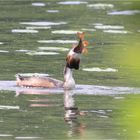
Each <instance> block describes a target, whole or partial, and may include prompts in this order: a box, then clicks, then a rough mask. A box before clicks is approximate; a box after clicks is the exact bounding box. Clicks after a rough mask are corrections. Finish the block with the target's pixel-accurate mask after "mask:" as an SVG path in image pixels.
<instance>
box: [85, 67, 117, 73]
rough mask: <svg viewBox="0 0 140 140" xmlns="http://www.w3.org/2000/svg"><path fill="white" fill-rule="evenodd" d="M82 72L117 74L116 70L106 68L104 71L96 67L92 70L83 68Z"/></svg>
mask: <svg viewBox="0 0 140 140" xmlns="http://www.w3.org/2000/svg"><path fill="white" fill-rule="evenodd" d="M83 71H89V72H117V71H118V70H117V69H113V68H106V69H102V68H98V67H93V68H83Z"/></svg>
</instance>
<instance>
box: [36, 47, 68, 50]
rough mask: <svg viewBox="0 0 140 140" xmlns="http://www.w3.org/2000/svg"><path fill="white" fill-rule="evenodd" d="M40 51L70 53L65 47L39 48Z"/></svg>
mask: <svg viewBox="0 0 140 140" xmlns="http://www.w3.org/2000/svg"><path fill="white" fill-rule="evenodd" d="M38 49H39V50H47V51H68V50H69V49H68V48H63V47H39V48H38Z"/></svg>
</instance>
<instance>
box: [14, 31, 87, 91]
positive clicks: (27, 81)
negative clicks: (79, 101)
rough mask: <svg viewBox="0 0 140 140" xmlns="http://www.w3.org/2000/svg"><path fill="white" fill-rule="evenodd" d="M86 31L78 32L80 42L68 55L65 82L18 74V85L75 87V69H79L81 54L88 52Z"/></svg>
mask: <svg viewBox="0 0 140 140" xmlns="http://www.w3.org/2000/svg"><path fill="white" fill-rule="evenodd" d="M84 35H85V33H84V32H82V33H80V32H78V33H77V36H78V38H79V42H78V44H76V45H74V46H73V47H72V48H71V49H70V51H69V52H68V54H67V56H66V64H65V67H64V82H63V81H60V80H57V79H54V78H51V77H48V76H47V77H46V76H37V75H32V76H28V77H27V76H23V75H21V74H16V84H17V86H25V87H40V88H61V87H63V88H64V89H73V88H74V87H75V80H74V78H73V69H76V70H78V69H79V65H80V55H81V54H82V53H83V54H85V53H86V52H87V46H88V41H86V40H84Z"/></svg>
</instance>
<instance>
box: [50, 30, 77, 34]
mask: <svg viewBox="0 0 140 140" xmlns="http://www.w3.org/2000/svg"><path fill="white" fill-rule="evenodd" d="M77 32H80V31H73V30H55V31H52V33H53V34H76V33H77Z"/></svg>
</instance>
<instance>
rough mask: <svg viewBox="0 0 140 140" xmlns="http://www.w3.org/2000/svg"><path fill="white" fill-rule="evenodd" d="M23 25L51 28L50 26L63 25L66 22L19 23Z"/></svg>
mask: <svg viewBox="0 0 140 140" xmlns="http://www.w3.org/2000/svg"><path fill="white" fill-rule="evenodd" d="M20 24H23V25H35V26H51V25H63V24H67V22H49V21H36V22H20Z"/></svg>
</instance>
